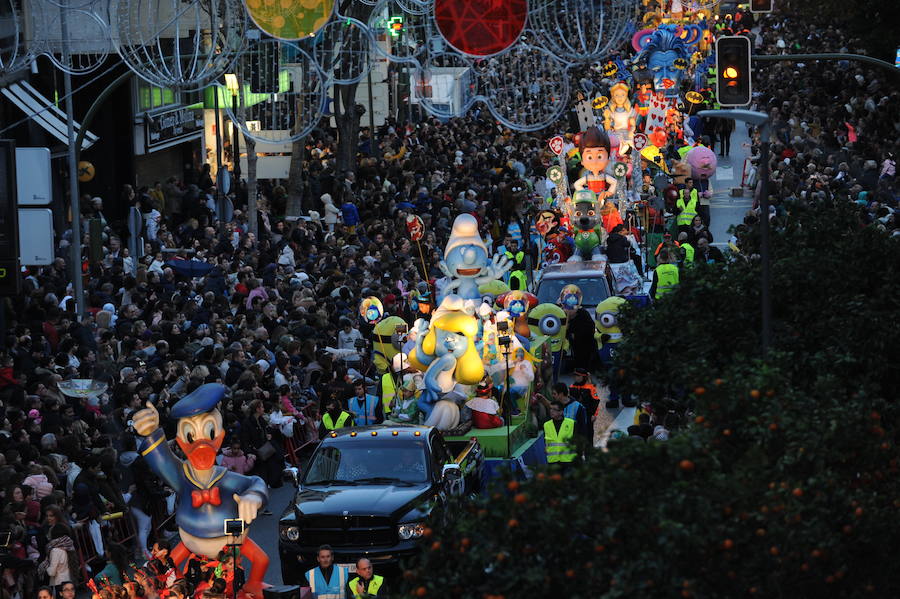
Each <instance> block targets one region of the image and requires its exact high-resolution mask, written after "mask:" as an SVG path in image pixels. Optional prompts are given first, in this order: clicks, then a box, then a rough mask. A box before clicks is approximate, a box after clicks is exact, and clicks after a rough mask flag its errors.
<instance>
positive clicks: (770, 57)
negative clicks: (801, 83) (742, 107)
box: [751, 54, 900, 76]
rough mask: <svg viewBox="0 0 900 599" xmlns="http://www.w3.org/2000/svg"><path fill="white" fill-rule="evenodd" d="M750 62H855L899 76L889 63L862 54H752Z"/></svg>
mask: <svg viewBox="0 0 900 599" xmlns="http://www.w3.org/2000/svg"><path fill="white" fill-rule="evenodd" d="M751 60H754V61H763V62H771V61H789V62H802V61H811V60H853V61H856V62H865V63H868V64H870V65H873V66H876V67H881V68H882V69H886V70H888V71H890V72H891V73H893V75H894V76H898V75H900V69H898V68H897V67H895V66H894V65H892V64H891V63H889V62H885V61H883V60H878V59H877V58H872V57H871V56H863V55H862V54H753V55H752V56H751Z"/></svg>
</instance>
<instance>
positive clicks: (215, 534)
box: [134, 383, 269, 596]
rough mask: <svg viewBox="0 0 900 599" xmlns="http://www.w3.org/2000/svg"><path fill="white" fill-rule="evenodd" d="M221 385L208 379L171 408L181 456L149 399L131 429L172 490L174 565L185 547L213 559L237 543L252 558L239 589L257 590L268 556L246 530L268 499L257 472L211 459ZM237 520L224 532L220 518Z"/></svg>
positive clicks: (219, 436) (219, 432) (220, 431)
mask: <svg viewBox="0 0 900 599" xmlns="http://www.w3.org/2000/svg"><path fill="white" fill-rule="evenodd" d="M225 391H226V387H225V386H224V385H221V384H218V383H208V384H206V385H202V386H200V387H198V388H197V389H195V390H194V391H193V392H191V393H190V394H188V395H186V396H185V397H184V398H182V399H181V400H180V401H179V402H178V403H176V404H175V406H174V407H173V408H172V411H171V417H172V418H176V419H178V425H177V429H176V430H177V434H176V437H175V441H176V443H178V446H179V447H180V448H181V450H182V451H183V452H184V455H185V456H187V460H185V461H182V460H180V459H179V458H177V457H175V455H174V454H173V453H172V450H171V449H169V445H168V444H167V443H166V435H165V433H164V432H163V429H162V428H160V425H159V413H158V412H157V411H156V408H155V407H153V404H151V403H150V402H149V401H148V402H147V407H146V408H144V409H142V410H140V411H139V412H138V413H137V414H135V415H134V429H135V431H137V434H138V435H140V436H141V437H143V439H141V441H140V445H139V447H138V451H140V453H141V455H142V456H144V459H146V460H147V464H148V465H149V466H150V469H151V470H153V472H155V473H156V474H157V475H158V476H159V477H160V478H162V479H163V480H164V481H165V483H166V484H167V485H168V486H169V487H171V488H172V489H174V490H175V493H176V495H177V499H176V502H177V503H176V508H175V522H176V523H177V524H178V532H179V533H180V535H181V543H179V544H178V546H177V547H176V548H175V549H174V550H173V551H172V554H171V555H172V559H173V560H174V562H175V565H176V567H177V566H178V565H179V564H181V563H182V562H183V561H184V560H185V559H187V557H188V555H189V554H190V553H195V554H197V555H202V556H206V557H210V558H213V559H215V557H216V556H217V555H218V553H219V551H221V550H222V549H224V548H225V547H226V545H233V546H240V553H241V555H242V556H244V557H246V558H247V559H248V560H249V561H250V563H251V564H252V571H251V573H250V577H249V579H248V580H247V584H246V585H245V586H244V589H243V591H244V593H245V594H249V595H260V596H261V590H262V581H263V576H265V573H266V569H267V568H268V566H269V557H268V556H267V555H266V554H265V552H264V551H263V550H262V549H260V547H259V546H258V545H257V544H256V543H254V542H253V541H252V540H251V539H250V538H249V537H248V536H247V535H248V531H249V529H248V525H249V524H250V523H251V522H253V520H255V519H256V516H257V514H258V513H259V511H260V510H262V509H263V507H264V506H265V505H266V502H267V501H268V496H269V493H268V489H267V487H266V484H265V483H264V482H263V480H262V479H261V478H259V477H258V476H244V475H241V474H237V473H235V472H231V471H229V470H228V469H226V468H224V467H222V466H217V465H216V454H217V453H218V451H219V448H220V447H221V446H222V441H223V439H224V438H225V428H224V427H223V426H222V414H221V413H220V412H219V410H218V409H216V406H217V405H218V404H219V402H220V401H221V400H222V398H223V397H224V396H225ZM235 519H240V520H242V521H243V532H242V533H241V534H240V535H236V536H226V535H225V520H235Z"/></svg>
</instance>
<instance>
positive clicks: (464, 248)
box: [438, 214, 512, 382]
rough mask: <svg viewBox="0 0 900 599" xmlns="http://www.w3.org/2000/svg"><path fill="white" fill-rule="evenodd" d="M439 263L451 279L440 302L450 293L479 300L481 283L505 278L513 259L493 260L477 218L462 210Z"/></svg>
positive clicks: (495, 257)
mask: <svg viewBox="0 0 900 599" xmlns="http://www.w3.org/2000/svg"><path fill="white" fill-rule="evenodd" d="M439 266H440V269H441V272H442V273H444V276H446V277H447V278H448V279H449V280H450V282H449V283H447V285H445V286H444V288H443V289H442V290H441V294H440V296H439V297H438V303H441V302H443V300H444V298H445V297H446V296H447V295H449V294H451V293H452V294H454V295H458V296H460V297H461V298H463V299H467V300H480V299H481V293H479V292H478V286H479V285H484V284H485V283H490V282H491V281H494V280H496V279H500V278H502V277H503V275H504V274H506V272H507V271H508V270H509V269H510V267H511V266H512V262H511V261H510V260H509V258H507V257H506V256H494V259H493V261H491V260H490V259H489V258H488V249H487V246H486V245H485V243H484V240H482V239H481V236H480V235H479V234H478V221H477V220H475V217H474V216H472V215H471V214H460V215H459V216H457V217H456V220H454V221H453V229H452V230H451V231H450V239H449V240H448V241H447V246H446V247H445V248H444V259H443V260H442V261H441V263H440V264H439ZM476 382H477V381H476Z"/></svg>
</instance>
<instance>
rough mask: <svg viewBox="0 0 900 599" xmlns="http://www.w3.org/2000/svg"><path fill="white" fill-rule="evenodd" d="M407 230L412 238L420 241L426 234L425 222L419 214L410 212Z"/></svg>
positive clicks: (407, 218) (407, 219)
mask: <svg viewBox="0 0 900 599" xmlns="http://www.w3.org/2000/svg"><path fill="white" fill-rule="evenodd" d="M406 230H407V231H408V232H409V238H410V239H412V240H413V241H420V240H421V239H422V237H424V236H425V223H424V222H422V219H421V218H420V217H419V216H417V215H415V214H410V215H409V216H407V217H406Z"/></svg>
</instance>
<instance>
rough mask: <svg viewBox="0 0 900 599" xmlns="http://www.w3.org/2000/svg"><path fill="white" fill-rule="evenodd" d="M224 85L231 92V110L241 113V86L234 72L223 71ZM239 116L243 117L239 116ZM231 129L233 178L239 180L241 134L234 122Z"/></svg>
mask: <svg viewBox="0 0 900 599" xmlns="http://www.w3.org/2000/svg"><path fill="white" fill-rule="evenodd" d="M225 87H226V88H228V91H230V92H231V110H232V112H233V113H234V114H241V113H239V112H238V106H237V104H238V92H239V91H240V89H241V87H240V85H239V84H238V78H237V75H235V74H234V73H225ZM240 118H243V116H241V117H240ZM231 130H232V131H233V133H232V135H231V143H232V146H233V151H232V156H233V158H234V167H233V168H232V170H233V171H234V179H235V182H240V180H241V142H240V139H241V136H240V134H239V133H238V128H237V127H235V126H234V123H232V124H231Z"/></svg>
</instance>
